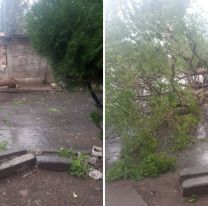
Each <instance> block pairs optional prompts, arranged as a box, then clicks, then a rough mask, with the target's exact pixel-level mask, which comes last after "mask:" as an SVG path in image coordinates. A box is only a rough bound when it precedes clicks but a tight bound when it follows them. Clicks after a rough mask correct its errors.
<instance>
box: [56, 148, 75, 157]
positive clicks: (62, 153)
mask: <svg viewBox="0 0 208 206" xmlns="http://www.w3.org/2000/svg"><path fill="white" fill-rule="evenodd" d="M74 155H75V154H74V152H73V150H72V149H68V148H60V149H59V151H58V156H59V157H66V158H68V157H73V156H74Z"/></svg>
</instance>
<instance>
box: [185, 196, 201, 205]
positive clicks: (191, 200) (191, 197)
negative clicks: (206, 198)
mask: <svg viewBox="0 0 208 206" xmlns="http://www.w3.org/2000/svg"><path fill="white" fill-rule="evenodd" d="M198 199H199V197H198V196H197V195H192V196H190V197H187V198H186V201H187V202H190V203H194V202H196V201H197V200H198Z"/></svg>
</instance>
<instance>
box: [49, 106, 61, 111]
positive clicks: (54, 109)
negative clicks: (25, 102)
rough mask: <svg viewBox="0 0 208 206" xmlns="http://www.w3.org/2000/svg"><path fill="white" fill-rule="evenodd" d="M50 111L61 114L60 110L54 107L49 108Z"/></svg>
mask: <svg viewBox="0 0 208 206" xmlns="http://www.w3.org/2000/svg"><path fill="white" fill-rule="evenodd" d="M48 111H49V112H60V110H59V109H56V108H53V107H50V108H48Z"/></svg>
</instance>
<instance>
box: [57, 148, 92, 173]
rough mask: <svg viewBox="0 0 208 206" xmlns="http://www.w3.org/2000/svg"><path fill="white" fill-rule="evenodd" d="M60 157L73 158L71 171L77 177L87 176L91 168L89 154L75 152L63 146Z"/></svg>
mask: <svg viewBox="0 0 208 206" xmlns="http://www.w3.org/2000/svg"><path fill="white" fill-rule="evenodd" d="M58 155H59V156H60V157H65V158H71V164H70V168H69V173H70V174H71V175H72V176H76V177H86V175H87V174H88V171H89V169H90V166H89V163H88V159H89V156H88V155H85V154H83V153H80V154H78V155H77V154H75V152H74V151H73V150H72V149H68V148H61V149H59V151H58Z"/></svg>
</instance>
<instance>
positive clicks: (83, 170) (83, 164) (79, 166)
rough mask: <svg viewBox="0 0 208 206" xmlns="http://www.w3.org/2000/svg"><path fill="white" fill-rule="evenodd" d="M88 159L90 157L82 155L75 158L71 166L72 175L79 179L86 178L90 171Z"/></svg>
mask: <svg viewBox="0 0 208 206" xmlns="http://www.w3.org/2000/svg"><path fill="white" fill-rule="evenodd" d="M88 159H89V157H88V156H86V155H84V154H82V153H81V154H79V155H78V156H74V157H73V158H72V163H71V166H70V173H71V175H73V176H77V177H85V176H86V175H87V172H88V171H89V164H88Z"/></svg>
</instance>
